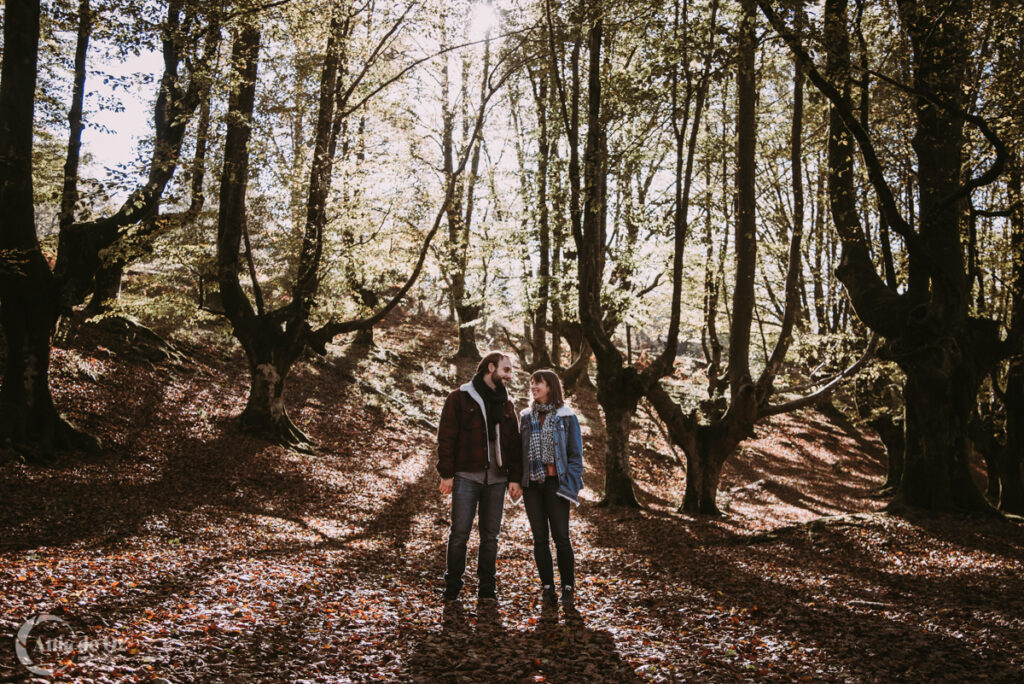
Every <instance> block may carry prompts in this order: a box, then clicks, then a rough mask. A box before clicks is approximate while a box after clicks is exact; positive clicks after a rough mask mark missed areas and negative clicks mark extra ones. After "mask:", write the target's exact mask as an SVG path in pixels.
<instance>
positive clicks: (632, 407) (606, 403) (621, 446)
mask: <svg viewBox="0 0 1024 684" xmlns="http://www.w3.org/2000/svg"><path fill="white" fill-rule="evenodd" d="M629 371H632V369H631V368H630V369H627V371H626V372H624V373H623V374H622V376H620V377H616V378H602V377H599V378H598V380H597V387H598V390H597V399H598V401H599V402H600V404H601V408H602V409H603V411H604V423H605V458H604V468H605V470H604V498H603V499H601V502H600V504H599V505H601V506H629V507H633V508H637V507H639V506H640V504H639V502H638V501H637V500H636V493H635V492H634V491H633V474H632V471H631V468H630V464H629V434H630V431H631V429H632V420H633V413H634V412H635V411H636V401H635V400H634V401H632V402H630V400H629V398H630V397H631V396H632V395H633V392H632V391H628V390H627V391H626V392H623V391H617V390H616V389H614V388H616V387H617V386H618V385H619V384H620V383H622V382H625V381H626V377H625V376H627V375H629V374H630V373H629ZM633 375H635V373H633Z"/></svg>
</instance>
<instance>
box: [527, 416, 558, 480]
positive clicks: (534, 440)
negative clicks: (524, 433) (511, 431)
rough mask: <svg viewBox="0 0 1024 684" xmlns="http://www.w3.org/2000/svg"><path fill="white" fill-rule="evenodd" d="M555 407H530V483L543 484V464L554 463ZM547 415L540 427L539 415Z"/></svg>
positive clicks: (544, 475)
mask: <svg viewBox="0 0 1024 684" xmlns="http://www.w3.org/2000/svg"><path fill="white" fill-rule="evenodd" d="M554 411H555V407H554V405H552V404H540V403H534V404H533V406H531V407H530V418H531V420H530V482H543V481H544V478H545V477H546V474H545V471H544V464H546V463H554V462H555V418H554ZM542 413H543V414H547V418H545V419H544V424H543V425H541V422H540V415H541V414H542Z"/></svg>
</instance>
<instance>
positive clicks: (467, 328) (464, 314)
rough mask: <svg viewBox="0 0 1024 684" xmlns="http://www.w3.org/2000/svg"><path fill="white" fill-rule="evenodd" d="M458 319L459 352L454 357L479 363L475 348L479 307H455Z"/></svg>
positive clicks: (478, 355) (478, 354) (478, 352)
mask: <svg viewBox="0 0 1024 684" xmlns="http://www.w3.org/2000/svg"><path fill="white" fill-rule="evenodd" d="M455 311H456V313H457V314H458V318H459V350H458V351H457V352H455V356H456V357H458V358H460V359H469V360H471V361H479V360H480V359H481V358H482V357H481V356H480V350H479V349H477V346H476V323H475V322H474V321H476V319H477V318H478V317H479V316H480V307H479V306H476V305H468V304H467V305H461V306H456V307H455Z"/></svg>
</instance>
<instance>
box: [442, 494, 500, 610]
mask: <svg viewBox="0 0 1024 684" xmlns="http://www.w3.org/2000/svg"><path fill="white" fill-rule="evenodd" d="M507 487H508V483H507V482H500V483H498V484H487V485H485V484H478V483H476V482H473V481H472V480H467V479H465V478H462V477H459V476H457V475H456V476H455V481H454V482H452V529H451V531H450V532H449V533H448V553H447V557H446V560H447V565H448V569H447V570H446V571H445V573H444V583H445V593H446V594H448V595H452V596H453V595H455V594H457V593H458V592H459V590H461V589H462V573H463V572H465V570H466V543H467V542H468V541H469V533H470V531H472V529H473V517H474V515H475V514H476V512H477V509H478V508H479V510H480V525H479V527H480V552H479V554H478V556H477V564H476V576H477V577H478V578H479V580H480V584H479V588H478V590H477V591H478V594H479V595H480V596H486V597H492V596H494V590H495V581H494V566H495V562H496V561H497V559H498V531H499V530H500V529H501V514H502V510H503V508H504V505H505V489H506V488H507Z"/></svg>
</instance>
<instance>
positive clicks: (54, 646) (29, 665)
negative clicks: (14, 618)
mask: <svg viewBox="0 0 1024 684" xmlns="http://www.w3.org/2000/svg"><path fill="white" fill-rule="evenodd" d="M48 623H50V624H48ZM125 643H126V640H125V639H123V638H114V637H104V638H91V639H90V638H88V637H86V638H79V637H78V636H77V635H76V634H75V632H74V630H73V629H72V628H71V625H70V624H68V621H67V620H65V619H64V618H62V617H59V616H57V615H51V614H49V613H39V614H38V615H33V616H32V617H30V618H29V619H28V620H25V622H24V623H22V625H21V627H19V628H18V632H17V634H16V635H15V636H14V653H15V655H16V656H17V657H18V662H20V663H21V664H22V665H24V666H25V669H27V670H28V671H29V672H31V673H32V674H34V675H39V676H41V677H53V676H56V675H59V674H62V673H63V671H64V670H66V669H67V668H68V667H70V666H71V665H74V664H76V663H81V662H84V661H91V660H98V659H104V658H109V657H110V656H112V655H114V654H115V653H117V652H118V651H121V650H124V646H125Z"/></svg>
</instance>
